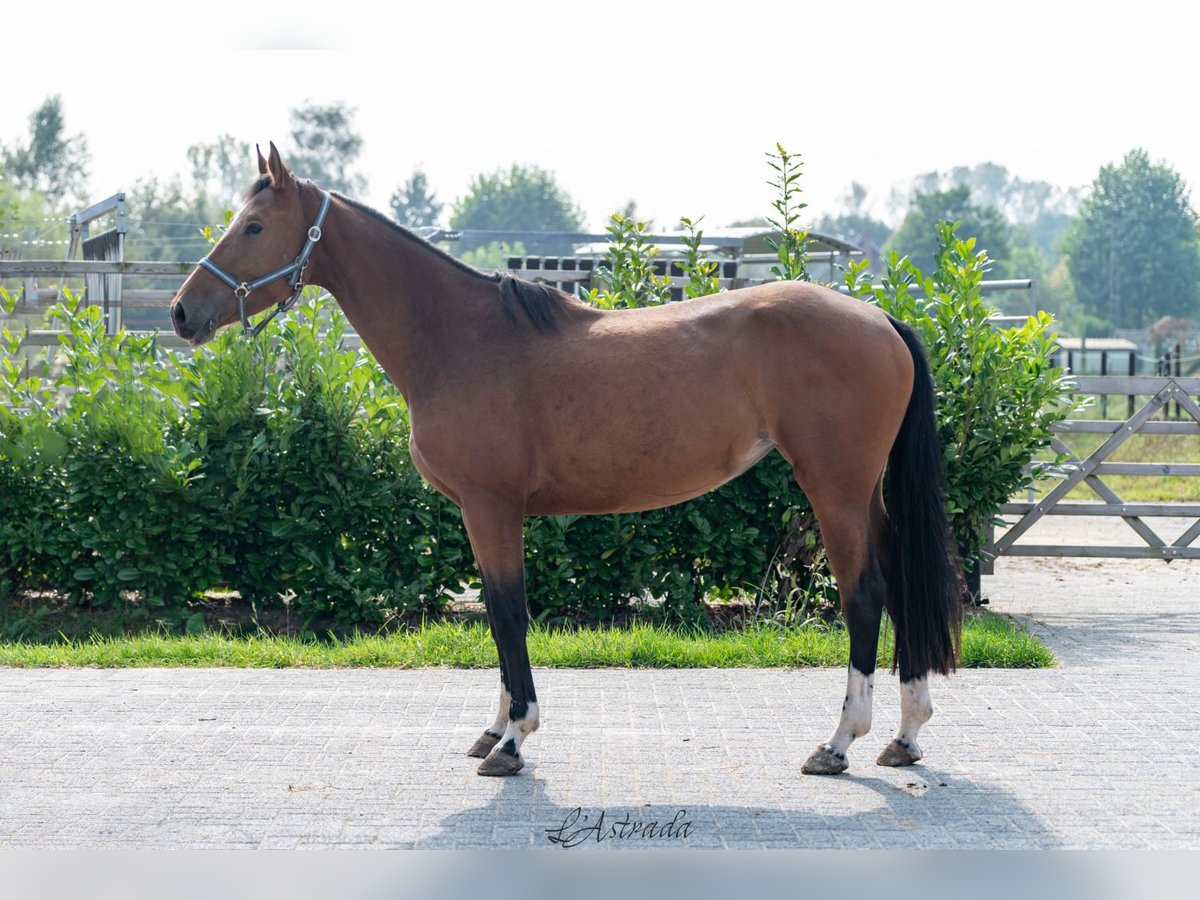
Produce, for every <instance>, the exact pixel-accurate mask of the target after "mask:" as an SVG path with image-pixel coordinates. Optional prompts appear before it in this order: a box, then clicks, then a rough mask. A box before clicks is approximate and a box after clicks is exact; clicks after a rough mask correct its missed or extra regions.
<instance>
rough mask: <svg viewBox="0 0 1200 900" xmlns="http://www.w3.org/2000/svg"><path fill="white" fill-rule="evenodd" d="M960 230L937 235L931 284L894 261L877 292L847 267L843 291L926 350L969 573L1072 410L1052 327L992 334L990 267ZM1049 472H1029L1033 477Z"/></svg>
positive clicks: (1042, 317)
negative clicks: (1053, 360)
mask: <svg viewBox="0 0 1200 900" xmlns="http://www.w3.org/2000/svg"><path fill="white" fill-rule="evenodd" d="M957 228H958V225H957V224H955V223H950V222H944V223H942V224H940V225H939V226H938V254H937V269H936V271H934V272H933V273H931V274H929V275H926V274H925V273H924V272H922V271H921V270H920V269H919V268H917V266H916V265H914V264H913V262H912V261H911V260H910V259H908V258H907V257H904V258H900V257H899V256H898V255H897V254H895V253H893V254H892V255H891V258H890V259H889V262H888V271H887V274H886V275H885V276H884V278H883V280H882V281H881V282H880V283H879V284H874V283H873V282H872V279H871V278H870V276H869V275H868V274H867V272H866V264H865V263H851V265H850V267H849V270H848V272H847V273H846V283H847V285H848V286H849V288H850V291H851V293H853V294H854V295H855V296H858V297H860V298H862V299H865V300H868V301H870V302H872V303H876V304H878V305H879V306H880V307H881V308H882V309H884V310H885V311H886V312H888V313H890V314H891V315H893V316H895V317H896V318H897V319H900V320H902V321H904V322H908V323H909V324H910V325H913V326H914V327H915V328H916V329H917V331H918V333H920V335H921V338H922V340H923V341H924V344H925V346H926V348H928V350H929V356H930V366H931V371H932V374H933V379H934V385H935V388H936V391H937V399H938V405H937V422H938V433H939V435H940V437H941V442H942V447H943V451H944V456H945V460H946V491H947V499H948V500H949V507H950V522H951V525H952V527H953V529H954V533H955V536H956V538H957V540H958V547H959V552H960V553H961V555H962V558H963V561H964V563H965V565H966V567H967V568H968V569H969V570H974V569H975V567H976V564H977V563H978V562H979V560H980V559H981V556H982V552H983V548H984V546H985V544H986V542H987V536H988V530H989V528H990V526H991V525H992V524H993V522H995V521H996V519H997V510H998V509H999V507H1000V505H1001V504H1002V503H1006V502H1008V500H1009V498H1011V497H1012V495H1013V494H1014V493H1015V492H1016V491H1017V490H1019V489H1020V488H1021V487H1024V486H1025V485H1026V484H1028V483H1029V476H1028V475H1027V474H1026V472H1025V467H1026V466H1027V465H1030V463H1031V461H1032V459H1033V457H1034V455H1035V454H1036V453H1037V452H1038V451H1039V450H1041V449H1043V448H1045V447H1047V446H1049V444H1050V438H1051V434H1050V426H1051V425H1053V424H1054V423H1055V422H1059V421H1061V420H1062V419H1064V418H1066V416H1067V415H1068V413H1069V412H1070V410H1071V408H1072V405H1071V402H1070V397H1069V394H1068V384H1069V379H1068V378H1067V376H1066V375H1065V374H1064V373H1063V371H1062V370H1061V369H1056V368H1054V367H1053V366H1051V365H1050V354H1051V352H1052V351H1053V349H1054V331H1053V319H1052V318H1051V317H1050V316H1049V315H1048V314H1047V313H1044V312H1042V313H1038V314H1037V315H1036V316H1030V317H1029V318H1028V319H1026V321H1025V322H1024V324H1022V325H1021V326H1019V327H1017V328H1008V329H1001V328H997V327H995V325H993V323H992V322H991V321H990V318H991V316H992V315H993V314H994V313H995V309H994V308H993V307H991V306H989V305H988V304H987V303H986V302H985V301H984V299H983V294H982V289H981V283H982V281H983V278H984V275H985V274H986V273H987V271H988V268H989V266H990V260H989V259H988V256H987V253H986V251H984V250H982V249H981V250H976V249H975V239H974V238H969V239H966V240H964V239H962V238H959V237H958V236H957V234H956V231H957ZM917 294H921V295H923V296H917ZM1049 468H1053V464H1043V463H1038V464H1035V465H1034V477H1035V478H1037V477H1039V476H1040V475H1042V474H1044V473H1045V471H1046V470H1047V469H1049Z"/></svg>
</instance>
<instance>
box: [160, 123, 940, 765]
mask: <svg viewBox="0 0 1200 900" xmlns="http://www.w3.org/2000/svg"><path fill="white" fill-rule="evenodd" d="M258 163H259V172H260V176H261V177H260V178H259V179H258V180H257V181H256V182H255V184H254V185H253V186H252V187H251V189H250V191H249V193H248V195H247V199H246V203H245V205H244V206H243V207H242V209H241V211H240V212H239V213H238V214H237V216H235V217H234V219H233V221H232V222H231V223H230V225H229V228H228V230H227V231H226V233H225V235H224V236H223V237H222V238H221V240H220V241H219V242H218V243H217V245H216V246H215V247H214V248H213V250H212V253H211V254H210V256H209V258H208V259H207V260H205V261H204V262H203V266H202V267H201V268H198V269H197V270H196V271H195V272H193V273H192V274H191V276H190V277H189V278H188V279H187V281H186V282H184V284H183V286H182V287H181V288H180V290H179V293H178V295H177V296H176V297H175V299H174V301H173V302H172V305H171V318H172V321H173V323H174V326H175V331H176V332H177V333H178V334H179V335H180V336H181V337H183V338H187V339H189V340H191V341H192V342H193V343H194V344H197V345H199V344H201V343H204V342H205V341H206V340H208V339H209V338H211V337H212V335H213V334H214V333H215V332H216V330H217V329H218V328H220V327H221V326H223V325H225V324H227V323H230V322H235V321H237V319H238V317H239V315H240V316H241V318H242V320H243V323H244V324H245V326H246V327H247V329H248V330H250V326H249V319H248V316H249V315H254V314H256V313H258V312H261V311H263V310H264V309H266V308H267V307H268V306H270V305H271V304H272V303H277V304H279V307H278V308H277V309H276V312H278V311H279V310H281V309H284V308H286V307H287V306H288V305H289V304H290V303H291V302H293V301H294V298H295V297H297V296H298V295H299V291H300V288H301V286H302V285H303V284H304V283H305V280H306V279H307V281H308V282H309V283H312V284H317V285H320V286H322V287H324V288H325V289H327V290H328V291H329V292H330V293H331V294H332V295H333V296H334V297H335V298H336V299H337V301H338V303H339V304H340V305H341V307H342V309H343V310H344V311H345V313H346V316H347V317H348V318H349V320H350V322H351V324H353V326H354V327H355V329H356V330H357V331H358V333H359V334H360V335H361V336H362V338H363V340H364V341H366V343H367V345H368V346H369V347H370V349H371V351H372V352H373V353H374V354H375V356H376V358H377V359H378V360H379V362H380V364H381V365H382V366H383V368H384V369H385V370H386V371H387V373H388V375H390V376H391V378H392V380H393V381H394V382H395V384H396V386H397V388H399V390H400V392H401V393H402V394H403V395H404V398H405V400H406V401H407V403H408V407H409V413H410V417H411V429H412V433H411V439H410V449H411V452H412V458H413V462H414V464H415V465H416V466H417V469H418V470H419V471H420V472H421V474H422V475H423V476H424V477H425V478H426V479H428V480H429V482H430V483H432V484H433V485H434V486H435V487H436V488H437V489H438V490H439V491H441V492H442V493H444V494H445V495H446V496H447V497H449V498H450V499H451V500H453V501H454V502H455V503H456V504H458V506H459V507H460V508H461V509H462V515H463V521H464V522H465V523H466V527H467V532H468V534H469V536H470V540H471V546H472V548H473V549H474V551H475V557H476V559H477V560H478V562H479V568H480V570H481V573H482V578H483V588H484V597H485V600H486V605H487V612H488V622H489V624H490V626H491V631H492V636H493V638H494V639H495V641H496V648H497V650H498V652H499V656H500V677H501V690H500V708H499V711H498V712H497V714H496V719H495V721H494V722H493V723H492V724H491V726H490V727H488V728H487V729H486V730H485V731H484V733H483V735H482V736H481V737H480V738H479V740H477V741H476V742H475V745H474V746H473V747H472V748H471V749H470V751H469V753H470V755H471V756H476V757H482V758H483V762H482V763H481V764H480V766H479V772H480V774H483V775H511V774H513V773H515V772H517V771H519V770H520V769H521V768H522V766H523V765H524V760H523V757H522V755H521V746H522V743H523V742H524V741H525V739H526V738H527V737H528V736H529V735H530V734H531V733H532V732H533V731H534V730H536V729H537V727H538V705H537V696H536V694H535V693H534V686H533V675H532V673H531V671H530V666H529V656H528V653H527V651H526V646H525V634H526V630H527V626H528V623H529V613H528V606H527V604H526V600H525V570H524V558H523V557H524V549H523V543H522V522H523V519H524V517H525V516H532V515H557V514H566V513H614V512H629V511H634V510H645V509H652V508H654V507H661V506H667V505H669V504H672V503H678V502H680V501H683V500H687V499H689V498H691V497H695V496H697V495H698V494H702V493H704V492H705V491H709V490H712V489H713V488H715V487H717V486H718V485H720V484H722V483H724V482H726V481H728V480H729V479H731V478H733V477H734V476H736V475H738V474H739V473H741V472H743V471H745V470H746V469H748V468H749V467H750V466H752V465H754V463H755V462H756V461H758V460H759V459H761V458H762V457H763V456H764V455H765V454H766V453H768V452H770V451H771V450H772V449H777V450H778V451H779V452H780V453H782V454H783V455H784V457H785V458H786V459H787V460H788V462H789V463H791V465H792V467H793V470H794V472H795V477H796V481H797V482H798V483H799V485H800V487H801V488H802V489H803V490H804V492H805V493H806V494H807V496H808V498H809V500H810V501H811V502H812V506H813V509H814V511H815V513H816V515H817V518H818V520H819V521H820V525H821V533H822V535H823V536H824V540H825V546H826V550H827V553H828V558H829V563H830V566H831V567H832V569H833V573H834V575H835V576H836V578H837V581H838V584H839V585H840V586H841V596H842V605H843V609H844V612H845V617H846V622H847V625H848V627H849V633H850V666H849V676H848V686H847V692H846V697H845V702H844V703H843V705H842V713H841V720H840V722H839V724H838V726H837V729H836V730H835V731H834V733H833V735H832V737H830V739H829V740H828V741H827V742H825V743H824V744H821V745H820V746H819V747H818V748H817V749H816V751H815V752H814V753H813V754H812V756H811V757H810V758H809V759H808V760H807V762H805V764H804V767H803V769H804V771H805V772H810V773H820V774H833V773H837V772H841V771H843V770H845V769H846V767H847V762H846V750H847V748H848V747H849V745H850V743H851V741H853V740H854V739H855V738H857V737H860V736H862V735H863V734H866V732H867V730H868V729H869V728H870V726H871V692H872V686H873V682H874V671H875V659H876V650H877V644H878V639H879V628H880V620H881V615H882V610H883V609H884V607H885V606H886V607H887V609H888V612H889V614H890V615H891V618H892V620H893V621H894V623H895V630H896V643H897V648H896V649H897V654H896V655H897V665H898V668H899V671H900V679H901V683H902V706H901V720H900V728H899V731H898V733H897V734H896V737H895V739H894V740H893V741H892V742H891V743H890V744H889V745H888V746H887V747H886V748H885V749H884V750H883V752H882V753H881V754H880V757H879V760H878V762H879V763H880V764H882V765H889V766H899V765H907V764H910V763H913V762H915V761H916V760H918V759H920V757H921V751H920V749H919V748H918V746H917V740H916V738H917V732H918V730H919V729H920V727H921V725H923V724H924V723H925V722H926V721H927V720H928V719H929V717H930V715H931V714H932V711H933V708H932V706H931V705H930V702H929V691H928V686H927V681H926V676H927V674H928V673H929V672H931V671H936V672H942V673H947V672H949V671H950V670H951V669H953V668H954V665H955V657H956V646H957V625H958V619H959V608H960V597H961V587H960V573H959V570H958V566H957V560H956V557H955V554H954V552H953V548H952V543H951V540H950V537H949V530H948V526H947V520H946V512H945V495H944V486H943V479H942V471H941V455H940V449H939V444H938V441H937V435H936V432H935V426H934V417H933V402H934V398H933V386H932V382H931V380H930V376H929V372H928V367H927V363H926V361H925V358H924V355H923V351H922V349H921V347H920V344H919V342H918V340H917V338H916V337H915V335H914V333H913V332H912V331H911V330H910V329H909V328H908V327H907V326H905V325H903V324H901V323H898V322H896V321H894V320H892V319H890V318H889V317H888V316H887V315H885V314H884V313H882V312H881V311H880V310H878V309H876V308H874V307H871V306H868V305H867V304H865V303H862V302H860V301H858V300H853V299H850V298H847V297H843V296H841V295H839V294H837V293H835V292H834V291H830V290H826V289H824V288H821V287H817V286H815V285H811V284H805V283H800V282H776V283H773V284H765V285H761V286H759V287H751V288H745V289H742V290H735V291H730V292H728V293H722V294H717V295H714V296H709V297H702V298H699V299H695V300H688V301H686V302H681V303H670V304H666V305H663V306H657V307H652V308H646V309H638V310H618V311H602V310H598V309H593V308H591V307H589V306H586V305H585V304H583V303H580V302H579V301H578V300H576V299H575V298H573V297H571V296H570V295H568V294H566V293H563V292H562V291H559V290H556V289H553V288H550V287H547V286H545V285H540V284H534V283H530V282H526V281H521V280H518V279H514V278H511V277H509V276H507V275H493V274H485V273H482V272H479V271H477V270H475V269H473V268H471V267H469V266H466V265H464V264H463V263H461V262H459V261H457V260H455V259H453V258H452V257H450V256H448V255H447V254H445V253H443V252H441V251H440V250H438V249H437V248H435V247H433V246H431V245H430V244H429V243H427V242H426V241H424V240H422V239H421V238H419V237H417V236H416V235H414V234H412V233H411V232H409V231H406V230H405V229H403V228H401V227H399V226H398V225H396V224H394V223H393V222H391V221H390V220H388V219H387V218H385V217H384V216H382V215H380V214H379V213H377V212H374V211H372V210H370V209H367V208H366V207H363V206H361V205H359V204H358V203H355V202H354V201H353V200H350V199H348V198H346V197H343V196H340V195H338V194H332V195H330V194H328V193H326V192H325V191H322V190H321V189H320V188H319V187H317V186H316V185H314V184H312V183H311V182H308V181H302V180H299V179H297V178H295V177H294V176H293V174H292V173H291V172H290V171H288V169H287V168H286V167H285V166H284V164H283V162H282V161H281V159H280V157H279V153H278V151H277V150H276V149H275V146H274V145H273V144H272V145H271V149H270V155H269V159H263V157H262V154H261V153H259V155H258ZM306 232H307V234H308V239H307V241H306V240H305V235H306ZM298 247H301V248H302V250H301V252H300V256H296V253H297V248H298ZM264 273H266V274H264ZM252 279H253V280H252ZM260 327H261V326H260ZM629 384H636V385H639V388H638V390H636V391H630V390H628V389H627V387H626V385H629ZM885 466H887V467H888V469H889V476H888V478H887V480H886V484H887V505H886V507H885V504H884V485H885V479H884V468H885Z"/></svg>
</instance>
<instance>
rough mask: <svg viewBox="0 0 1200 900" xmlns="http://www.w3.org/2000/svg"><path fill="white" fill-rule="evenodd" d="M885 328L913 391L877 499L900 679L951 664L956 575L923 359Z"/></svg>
mask: <svg viewBox="0 0 1200 900" xmlns="http://www.w3.org/2000/svg"><path fill="white" fill-rule="evenodd" d="M891 322H892V327H893V328H895V329H896V331H897V333H899V335H900V338H901V339H902V340H903V341H904V343H905V345H906V346H907V347H908V352H909V354H910V355H911V356H912V361H913V388H912V394H911V396H910V397H909V399H908V409H907V411H906V412H905V414H904V421H903V423H901V425H900V433H899V434H898V435H897V436H896V441H895V443H894V444H893V445H892V450H891V454H890V455H889V457H888V477H887V492H886V497H885V502H886V506H887V509H888V518H889V522H890V526H891V533H892V551H893V552H892V565H891V566H890V567H889V568H890V570H891V571H890V573H889V578H888V582H889V587H890V588H891V590H890V591H889V592H888V594H889V596H888V613H889V614H890V615H891V618H892V622H893V624H894V625H895V629H896V653H895V657H894V662H893V664H892V669H893V671H895V669H896V668H897V667H899V669H900V679H901V680H902V681H908V680H911V679H913V678H920V677H922V676H923V675H925V674H926V673H927V672H940V673H942V674H943V675H945V674H949V673H950V672H951V671H952V670H953V669H954V668H955V666H956V664H957V660H958V650H959V640H960V633H961V626H962V602H963V601H962V597H963V577H962V567H961V565H960V563H959V558H958V550H957V546H956V544H955V541H954V538H953V537H952V535H951V532H950V522H949V518H948V515H947V511H946V477H945V473H944V471H943V465H942V447H941V442H940V440H939V439H938V433H937V422H936V420H935V418H934V404H935V403H936V398H935V393H934V387H933V378H932V377H931V375H930V372H929V362H928V360H927V359H926V357H925V350H924V348H923V347H922V345H921V340H920V338H918V337H917V334H916V332H915V331H914V330H913V329H912V328H911V327H910V326H908V325H906V324H904V323H903V322H898V321H897V320H895V319H892V320H891Z"/></svg>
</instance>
